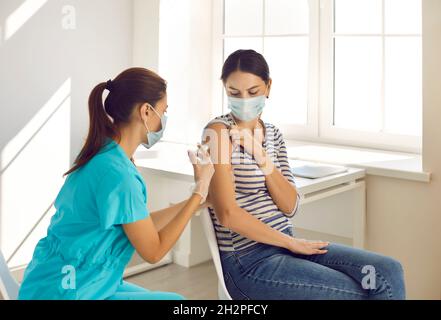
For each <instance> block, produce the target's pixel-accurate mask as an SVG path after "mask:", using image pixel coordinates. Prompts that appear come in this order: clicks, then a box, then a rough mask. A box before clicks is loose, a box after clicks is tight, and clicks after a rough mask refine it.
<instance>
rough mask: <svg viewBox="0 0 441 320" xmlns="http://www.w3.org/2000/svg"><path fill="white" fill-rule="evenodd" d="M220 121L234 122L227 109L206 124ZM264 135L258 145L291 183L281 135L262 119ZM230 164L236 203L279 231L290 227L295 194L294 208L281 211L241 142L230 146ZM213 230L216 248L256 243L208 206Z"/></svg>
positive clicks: (227, 249)
mask: <svg viewBox="0 0 441 320" xmlns="http://www.w3.org/2000/svg"><path fill="white" fill-rule="evenodd" d="M216 122H222V123H224V124H226V125H227V127H229V126H231V125H234V124H235V122H234V119H233V116H232V115H231V113H228V114H226V115H222V116H219V117H216V118H215V119H213V120H212V121H210V122H209V123H208V124H207V126H208V125H210V124H212V123H216ZM264 125H265V131H264V132H265V138H264V141H263V144H262V146H263V147H264V148H265V150H266V152H267V154H268V155H269V156H270V157H271V159H272V161H273V163H274V164H275V166H276V167H277V169H278V170H279V171H281V172H282V174H283V175H284V176H285V177H286V178H287V180H288V181H289V182H290V183H292V184H293V185H294V186H295V182H294V177H293V174H292V172H291V168H290V166H289V163H288V154H287V151H286V147H285V142H284V140H283V136H282V134H281V132H280V131H279V129H278V128H276V127H275V126H274V125H272V124H270V123H267V122H264ZM231 167H232V171H233V176H234V184H235V196H236V202H237V204H238V205H239V206H240V207H241V208H242V209H244V210H246V211H247V212H248V213H250V214H252V215H253V216H255V217H256V218H258V219H259V220H261V221H262V222H263V223H266V224H267V225H269V226H270V227H272V228H274V229H277V230H280V231H283V230H285V229H287V228H293V226H292V223H291V219H290V218H291V217H293V216H294V214H295V213H296V211H297V208H298V204H299V195H298V194H297V202H296V206H295V208H294V210H293V211H292V212H291V213H290V214H284V213H283V212H282V211H280V210H279V209H278V208H277V205H276V204H275V203H274V201H273V199H272V198H271V195H270V193H269V191H268V188H267V186H266V183H265V176H264V175H263V173H262V171H261V169H260V168H259V166H258V165H257V163H256V161H255V159H254V158H253V157H252V156H251V155H250V154H248V153H246V152H245V151H244V149H243V147H242V146H239V148H237V149H235V150H232V154H231ZM208 210H209V212H210V216H211V219H212V221H213V225H214V229H215V232H216V238H217V243H218V246H219V250H220V251H239V250H243V249H245V248H248V247H251V246H253V245H255V244H257V242H256V241H254V240H251V239H248V238H246V237H244V236H242V235H240V234H238V233H236V232H234V231H232V230H230V229H228V228H225V227H224V226H222V225H221V224H220V223H219V220H218V219H217V216H216V213H215V211H214V209H212V208H208Z"/></svg>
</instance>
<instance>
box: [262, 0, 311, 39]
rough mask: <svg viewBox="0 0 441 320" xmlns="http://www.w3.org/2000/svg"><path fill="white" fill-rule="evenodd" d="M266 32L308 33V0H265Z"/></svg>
mask: <svg viewBox="0 0 441 320" xmlns="http://www.w3.org/2000/svg"><path fill="white" fill-rule="evenodd" d="M265 5H266V8H265V32H266V34H297V33H302V34H305V33H309V6H308V0H266V1H265Z"/></svg>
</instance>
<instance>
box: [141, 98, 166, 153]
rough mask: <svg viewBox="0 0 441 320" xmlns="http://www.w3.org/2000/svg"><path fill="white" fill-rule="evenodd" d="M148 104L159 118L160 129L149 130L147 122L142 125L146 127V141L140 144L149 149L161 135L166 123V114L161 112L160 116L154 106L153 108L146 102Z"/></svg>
mask: <svg viewBox="0 0 441 320" xmlns="http://www.w3.org/2000/svg"><path fill="white" fill-rule="evenodd" d="M148 106H149V108H150V109H152V110H153V112H154V113H155V114H156V115H157V116H158V117H159V118H160V119H161V129H160V130H159V131H156V132H152V131H150V129H149V126H148V125H147V122H144V125H145V127H146V129H147V143H142V145H143V146H144V147H146V148H147V149H150V148H151V147H153V145H154V144H155V143H156V142H158V141H159V140H160V139H161V138H162V135H163V134H164V130H165V125H166V124H167V116H166V115H165V114H162V116H160V115H159V113H158V112H157V111H156V110H155V108H153V107H152V106H151V105H150V104H148Z"/></svg>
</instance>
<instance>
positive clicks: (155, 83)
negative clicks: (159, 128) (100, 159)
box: [64, 68, 167, 176]
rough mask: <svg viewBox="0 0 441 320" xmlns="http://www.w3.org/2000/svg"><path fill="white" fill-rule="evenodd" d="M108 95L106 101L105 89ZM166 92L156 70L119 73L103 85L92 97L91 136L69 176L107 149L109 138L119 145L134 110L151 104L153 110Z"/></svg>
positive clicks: (164, 82)
mask: <svg viewBox="0 0 441 320" xmlns="http://www.w3.org/2000/svg"><path fill="white" fill-rule="evenodd" d="M106 89H108V90H109V94H108V95H107V97H106V98H105V100H104V104H103V93H104V90H106ZM166 91H167V83H166V81H165V80H164V79H162V78H161V77H160V76H159V75H157V74H156V73H154V72H153V71H150V70H147V69H144V68H131V69H128V70H125V71H123V72H122V73H120V74H119V75H118V76H117V77H116V78H115V79H114V80H109V81H107V82H101V83H100V84H98V85H97V86H96V87H95V88H93V90H92V92H91V93H90V96H89V118H90V122H89V133H88V135H87V139H86V142H85V143H84V146H83V148H82V149H81V151H80V153H79V154H78V156H77V158H76V160H75V162H74V166H73V167H72V168H71V169H70V170H69V171H67V172H66V173H65V174H64V175H65V176H66V175H68V174H70V173H72V172H74V171H75V170H77V169H79V168H80V167H81V166H83V165H85V164H86V163H87V162H88V161H89V160H90V159H92V158H93V156H95V155H96V154H97V153H98V152H99V151H100V149H101V148H102V147H103V146H104V143H105V142H106V139H107V138H111V139H114V140H116V141H117V142H119V140H120V138H121V136H120V132H119V130H118V128H119V126H120V125H121V124H127V123H129V122H130V116H131V114H132V111H133V109H134V108H135V107H137V106H140V105H141V104H143V103H146V102H148V103H149V104H151V105H152V106H153V107H155V106H156V103H157V102H158V101H159V100H161V99H162V98H163V97H164V95H165V93H166Z"/></svg>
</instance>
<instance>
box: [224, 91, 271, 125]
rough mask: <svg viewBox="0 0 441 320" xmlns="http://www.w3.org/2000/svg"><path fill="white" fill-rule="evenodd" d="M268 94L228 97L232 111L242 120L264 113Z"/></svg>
mask: <svg viewBox="0 0 441 320" xmlns="http://www.w3.org/2000/svg"><path fill="white" fill-rule="evenodd" d="M265 100H266V96H265V95H262V96H258V97H253V98H248V99H243V98H235V97H228V108H229V109H231V113H232V114H233V115H234V116H235V117H236V118H238V119H240V120H242V121H250V120H253V119H255V118H257V117H258V116H259V114H261V113H262V110H263V107H265Z"/></svg>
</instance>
